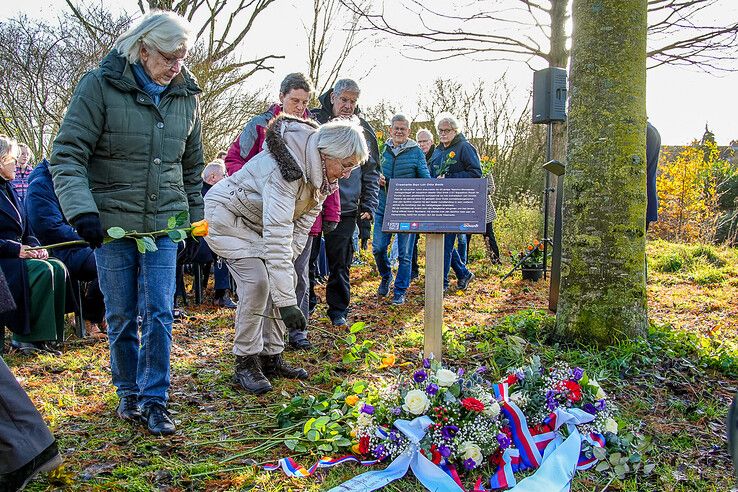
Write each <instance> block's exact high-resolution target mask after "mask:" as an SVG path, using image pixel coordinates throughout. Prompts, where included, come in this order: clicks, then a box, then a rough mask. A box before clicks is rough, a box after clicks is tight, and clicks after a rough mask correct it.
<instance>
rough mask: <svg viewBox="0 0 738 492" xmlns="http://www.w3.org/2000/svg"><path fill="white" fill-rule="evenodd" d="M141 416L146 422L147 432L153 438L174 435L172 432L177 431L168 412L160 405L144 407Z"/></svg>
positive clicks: (153, 404)
mask: <svg viewBox="0 0 738 492" xmlns="http://www.w3.org/2000/svg"><path fill="white" fill-rule="evenodd" d="M141 415H142V417H143V419H144V420H146V427H147V428H148V429H149V432H150V433H151V434H153V435H155V436H168V435H171V434H174V431H176V430H177V428H176V427H175V426H174V422H172V418H171V417H170V416H169V412H167V409H166V408H165V407H164V405H162V404H160V403H151V404H149V405H146V406H145V407H144V409H143V412H141Z"/></svg>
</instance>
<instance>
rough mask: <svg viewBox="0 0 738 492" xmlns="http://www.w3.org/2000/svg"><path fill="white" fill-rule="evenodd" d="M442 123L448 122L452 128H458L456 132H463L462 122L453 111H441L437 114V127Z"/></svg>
mask: <svg viewBox="0 0 738 492" xmlns="http://www.w3.org/2000/svg"><path fill="white" fill-rule="evenodd" d="M441 123H448V124H449V126H451V128H453V129H454V130H456V133H461V123H459V120H457V119H456V116H454V115H452V114H451V113H441V114H439V115H438V116H436V128H438V127H439V126H440V124H441Z"/></svg>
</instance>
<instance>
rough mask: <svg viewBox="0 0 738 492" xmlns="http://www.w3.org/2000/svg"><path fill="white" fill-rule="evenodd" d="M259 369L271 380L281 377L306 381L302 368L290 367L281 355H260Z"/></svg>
mask: <svg viewBox="0 0 738 492" xmlns="http://www.w3.org/2000/svg"><path fill="white" fill-rule="evenodd" d="M259 358H260V359H261V367H263V368H264V374H265V375H266V376H268V377H271V378H276V377H283V378H287V379H307V378H308V373H307V371H306V370H305V369H303V368H302V367H294V366H291V365H290V364H289V363H288V362H287V361H286V360H284V357H282V354H275V355H260V356H259Z"/></svg>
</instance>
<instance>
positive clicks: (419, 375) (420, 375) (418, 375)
mask: <svg viewBox="0 0 738 492" xmlns="http://www.w3.org/2000/svg"><path fill="white" fill-rule="evenodd" d="M413 379H414V380H415V382H416V383H422V382H423V381H425V380H426V379H428V373H426V372H425V371H424V370H422V369H421V370H419V371H415V374H413Z"/></svg>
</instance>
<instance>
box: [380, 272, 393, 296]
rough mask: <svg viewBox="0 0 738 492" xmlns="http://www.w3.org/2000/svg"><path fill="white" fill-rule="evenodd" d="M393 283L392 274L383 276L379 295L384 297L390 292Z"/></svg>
mask: <svg viewBox="0 0 738 492" xmlns="http://www.w3.org/2000/svg"><path fill="white" fill-rule="evenodd" d="M391 283H392V275H390V276H389V277H387V278H384V277H382V280H380V281H379V288H378V289H377V295H378V296H379V297H384V296H386V295H387V294H389V290H390V284H391Z"/></svg>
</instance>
